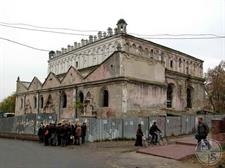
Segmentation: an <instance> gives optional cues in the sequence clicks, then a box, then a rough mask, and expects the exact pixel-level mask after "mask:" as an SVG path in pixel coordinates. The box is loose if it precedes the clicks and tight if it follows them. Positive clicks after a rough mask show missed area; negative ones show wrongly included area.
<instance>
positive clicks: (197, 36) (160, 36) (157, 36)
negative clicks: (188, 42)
mask: <svg viewBox="0 0 225 168" xmlns="http://www.w3.org/2000/svg"><path fill="white" fill-rule="evenodd" d="M12 25H22V26H30V27H34V28H27V27H21V26H12ZM0 26H4V27H9V28H16V29H23V30H30V31H40V32H47V33H57V34H65V35H79V36H89V35H87V34H83V33H71V32H65V31H78V32H97V31H98V30H78V29H71V28H53V27H44V26H36V25H31V24H26V23H6V22H0ZM37 28H38V29H37ZM40 28H41V29H40ZM43 29H51V30H43ZM56 29H58V30H65V31H52V30H56ZM130 34H131V35H135V36H139V37H142V38H149V39H216V38H224V36H225V35H218V34H203V33H200V34H150V35H147V34H137V33H130ZM164 36H172V37H164ZM184 36H194V37H184ZM201 36H203V37H201ZM204 36H209V37H204ZM178 37H179V38H178Z"/></svg>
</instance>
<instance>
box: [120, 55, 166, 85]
mask: <svg viewBox="0 0 225 168" xmlns="http://www.w3.org/2000/svg"><path fill="white" fill-rule="evenodd" d="M122 60H123V61H122V68H121V69H122V70H121V71H122V72H121V73H122V74H121V75H122V76H127V77H131V78H136V79H142V80H146V81H151V82H157V83H164V82H165V68H164V65H163V63H162V62H159V61H156V60H153V59H151V58H141V57H138V56H135V55H131V54H130V55H128V54H123V58H122Z"/></svg>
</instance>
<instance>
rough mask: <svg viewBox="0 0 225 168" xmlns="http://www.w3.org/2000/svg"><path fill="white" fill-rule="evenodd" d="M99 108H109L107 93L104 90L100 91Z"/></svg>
mask: <svg viewBox="0 0 225 168" xmlns="http://www.w3.org/2000/svg"><path fill="white" fill-rule="evenodd" d="M101 106H102V107H108V106H109V92H108V90H106V89H103V90H101Z"/></svg>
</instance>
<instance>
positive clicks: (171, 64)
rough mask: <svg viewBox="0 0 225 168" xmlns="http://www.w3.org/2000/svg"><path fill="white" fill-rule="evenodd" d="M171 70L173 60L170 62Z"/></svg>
mask: <svg viewBox="0 0 225 168" xmlns="http://www.w3.org/2000/svg"><path fill="white" fill-rule="evenodd" d="M170 68H173V60H170Z"/></svg>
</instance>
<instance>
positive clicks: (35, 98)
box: [34, 96, 37, 109]
mask: <svg viewBox="0 0 225 168" xmlns="http://www.w3.org/2000/svg"><path fill="white" fill-rule="evenodd" d="M34 108H35V109H36V108H37V97H36V96H34Z"/></svg>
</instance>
